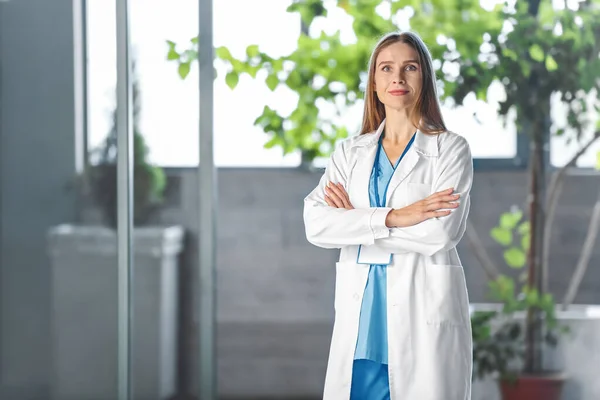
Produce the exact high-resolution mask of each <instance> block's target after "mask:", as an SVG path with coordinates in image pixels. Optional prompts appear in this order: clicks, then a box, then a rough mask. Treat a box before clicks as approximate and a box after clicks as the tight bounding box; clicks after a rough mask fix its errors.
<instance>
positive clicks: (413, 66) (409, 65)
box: [406, 64, 417, 71]
mask: <svg viewBox="0 0 600 400" xmlns="http://www.w3.org/2000/svg"><path fill="white" fill-rule="evenodd" d="M406 70H407V71H416V70H417V66H416V65H413V64H408V65H407V66H406Z"/></svg>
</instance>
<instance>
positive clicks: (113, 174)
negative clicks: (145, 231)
mask: <svg viewBox="0 0 600 400" xmlns="http://www.w3.org/2000/svg"><path fill="white" fill-rule="evenodd" d="M133 70H134V71H135V69H133ZM132 75H133V77H134V79H133V82H132V104H133V110H132V114H133V181H134V185H133V212H134V216H133V222H134V225H136V226H139V225H145V224H147V223H148V222H149V221H150V220H151V218H152V217H153V216H154V215H155V213H156V212H157V211H158V210H159V208H160V206H161V205H162V204H163V201H164V192H165V185H166V177H165V173H164V170H163V169H162V168H160V167H158V166H156V165H153V164H151V163H150V162H149V161H148V148H147V146H146V142H145V140H144V137H143V135H142V134H141V133H140V130H139V114H140V101H139V97H140V96H139V82H138V80H137V79H136V78H135V77H136V75H135V73H133V74H132ZM80 182H81V183H82V185H81V188H82V189H83V191H82V194H83V195H84V196H85V197H86V198H88V199H90V200H91V202H92V203H93V204H94V205H96V206H97V207H98V208H99V209H100V211H101V214H102V221H103V223H104V224H105V225H107V226H108V227H110V228H113V229H114V228H116V226H117V111H116V110H114V111H113V125H112V128H111V130H110V132H109V134H108V135H107V137H106V139H105V140H104V142H103V143H102V145H101V146H100V147H98V148H97V149H95V150H93V151H92V152H91V153H90V165H89V166H88V167H87V170H86V173H84V174H83V176H82V177H81V180H80Z"/></svg>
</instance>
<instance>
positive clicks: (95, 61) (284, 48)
mask: <svg viewBox="0 0 600 400" xmlns="http://www.w3.org/2000/svg"><path fill="white" fill-rule="evenodd" d="M290 3H291V0H253V1H243V0H218V1H214V6H213V7H214V42H215V46H222V45H223V46H226V47H228V48H229V49H230V50H231V52H232V54H233V55H234V56H237V57H241V56H242V55H243V54H244V52H245V49H246V46H248V45H250V44H258V45H259V46H260V47H261V49H263V50H264V51H265V52H267V53H269V54H272V55H282V54H286V53H290V52H292V51H293V50H294V48H295V46H296V40H297V38H298V35H299V32H300V21H299V18H298V17H297V16H296V15H295V14H291V13H287V12H286V8H287V7H288V6H289V4H290ZM334 4H335V2H331V1H328V2H326V5H327V6H328V8H329V15H328V18H327V19H321V20H320V21H316V22H315V25H314V26H313V27H312V28H313V29H312V30H311V35H318V34H319V33H320V31H321V30H324V31H326V32H328V33H332V32H333V31H335V30H338V29H340V30H341V34H342V40H345V41H352V40H354V33H353V31H352V26H351V23H352V20H351V18H350V17H348V16H347V15H346V14H345V13H344V12H343V11H342V10H341V9H339V8H337V7H334ZM232 10H235V12H232ZM379 11H380V12H381V13H385V12H386V7H385V4H383V3H382V6H380V7H379ZM87 12H88V17H87V20H88V21H87V27H88V46H87V47H88V96H89V97H88V104H89V106H88V113H89V119H88V123H89V126H88V135H89V137H88V145H89V148H90V149H91V148H94V147H96V146H98V145H99V144H100V143H101V142H102V140H103V139H104V138H105V136H106V134H107V133H108V132H109V130H110V128H111V126H112V111H113V109H114V107H115V93H114V91H115V87H116V54H115V53H116V49H115V40H116V38H115V27H116V26H115V5H114V2H110V1H109V2H106V1H104V0H88V5H87ZM248 15H252V18H248V17H247V16H248ZM398 18H399V17H398ZM197 24H198V5H197V0H178V1H175V2H167V1H161V0H131V41H132V50H133V58H134V61H135V65H136V76H137V78H138V80H139V88H140V107H141V112H140V121H139V131H140V133H141V134H142V135H143V136H144V138H145V139H146V142H147V145H148V147H149V150H150V155H149V156H150V159H151V161H153V162H156V163H158V164H160V165H163V166H196V165H197V163H198V73H197V65H195V68H194V69H193V70H192V72H191V73H190V75H189V76H188V78H187V79H186V80H181V79H180V78H179V76H178V75H177V71H176V64H175V63H173V62H169V61H167V60H166V52H167V45H166V40H173V41H175V42H176V43H181V44H183V45H185V43H188V41H189V40H190V38H191V37H193V36H194V35H195V34H196V32H197ZM274 33H276V34H274ZM216 67H217V74H218V75H219V76H218V77H217V79H216V81H215V87H214V90H215V92H214V93H215V105H214V107H215V121H214V127H215V141H214V143H215V163H216V165H217V166H222V167H224V166H237V167H243V166H257V167H260V166H265V167H266V166H270V167H278V166H297V165H299V163H300V155H299V154H297V153H295V154H291V155H287V156H283V154H282V151H281V150H280V149H279V148H274V149H264V147H263V145H264V143H265V142H266V141H267V140H268V135H266V134H265V133H264V132H262V130H261V129H260V128H258V127H255V126H253V123H254V120H255V118H256V117H257V116H259V115H260V114H261V112H262V109H263V107H264V105H265V104H268V105H269V106H270V107H272V108H275V109H278V110H280V111H281V112H283V113H287V112H291V110H292V109H293V107H294V106H295V104H296V101H297V99H296V95H295V94H294V93H293V92H291V91H290V90H287V88H285V87H282V86H280V87H278V88H277V90H276V91H275V92H271V91H270V90H269V89H268V88H267V87H266V86H265V84H264V76H263V77H262V79H261V76H259V77H258V79H256V80H254V79H252V78H250V77H248V76H243V77H241V79H240V82H239V84H238V87H237V88H236V89H235V90H234V91H231V90H230V89H229V88H228V87H227V86H226V85H225V83H224V79H223V76H224V74H225V72H226V71H225V70H224V68H223V66H222V65H220V64H219V63H218V62H217V65H216ZM365 67H366V66H365ZM494 90H495V91H496V92H498V89H497V88H496V89H494V88H492V89H491V90H490V95H491V97H494ZM496 94H497V93H496ZM347 111H348V112H347V113H346V115H345V116H343V118H342V120H343V121H344V123H346V124H347V126H348V128H349V130H350V132H352V131H357V130H358V129H359V127H360V121H361V105H360V104H357V105H356V108H355V109H352V110H347ZM474 112H476V114H473V113H474ZM443 113H444V116H445V119H446V122H447V125H448V127H449V129H451V130H454V131H456V132H458V133H460V134H461V135H463V136H465V137H466V138H467V140H468V141H469V143H470V144H471V148H472V151H473V155H474V157H476V158H502V159H510V158H512V157H514V156H515V154H516V151H517V144H516V143H517V140H516V134H515V130H514V127H511V126H510V125H509V126H508V127H507V128H505V127H504V126H503V125H502V123H501V122H500V120H499V119H498V117H497V115H496V112H495V108H494V104H493V102H490V103H489V104H488V103H482V102H478V101H476V100H474V99H467V103H466V105H465V106H464V107H458V108H452V107H450V106H445V107H444V108H443ZM321 163H322V160H320V161H318V162H317V164H321Z"/></svg>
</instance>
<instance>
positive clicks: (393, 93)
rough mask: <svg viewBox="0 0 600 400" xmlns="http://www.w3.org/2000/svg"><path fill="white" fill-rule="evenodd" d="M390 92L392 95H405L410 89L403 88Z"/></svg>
mask: <svg viewBox="0 0 600 400" xmlns="http://www.w3.org/2000/svg"><path fill="white" fill-rule="evenodd" d="M388 93H389V94H391V95H392V96H402V95H405V94H406V93H408V90H401V89H398V90H390V91H389V92H388Z"/></svg>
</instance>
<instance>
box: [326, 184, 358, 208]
mask: <svg viewBox="0 0 600 400" xmlns="http://www.w3.org/2000/svg"><path fill="white" fill-rule="evenodd" d="M325 201H326V202H327V204H328V205H329V206H331V207H335V208H345V209H346V210H352V209H354V207H353V206H352V203H350V197H349V196H348V193H346V189H344V187H343V186H342V184H341V183H331V182H328V183H327V186H325Z"/></svg>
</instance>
